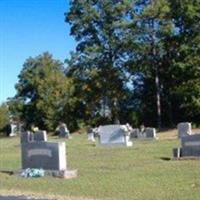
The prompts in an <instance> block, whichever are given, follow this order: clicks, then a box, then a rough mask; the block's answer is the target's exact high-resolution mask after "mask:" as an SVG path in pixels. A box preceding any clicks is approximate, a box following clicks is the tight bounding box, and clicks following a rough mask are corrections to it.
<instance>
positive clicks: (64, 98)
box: [10, 52, 73, 130]
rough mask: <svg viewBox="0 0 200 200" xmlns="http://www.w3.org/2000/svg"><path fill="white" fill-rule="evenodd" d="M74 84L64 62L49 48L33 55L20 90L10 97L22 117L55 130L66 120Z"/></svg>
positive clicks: (26, 64)
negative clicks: (48, 50)
mask: <svg viewBox="0 0 200 200" xmlns="http://www.w3.org/2000/svg"><path fill="white" fill-rule="evenodd" d="M71 86H72V80H71V79H69V78H66V76H65V74H64V68H63V64H62V63H61V62H60V61H59V60H54V59H53V58H52V55H50V54H49V53H48V52H47V53H43V54H42V55H39V56H37V57H35V58H31V57H30V58H28V59H27V60H26V62H25V63H24V65H23V69H22V71H21V72H20V75H19V81H18V83H17V84H16V90H17V94H16V96H15V97H14V98H13V99H11V100H10V104H11V105H12V107H11V108H12V111H15V112H16V113H18V114H19V113H20V114H19V116H20V117H21V120H22V121H25V122H26V123H27V124H28V125H29V126H30V125H31V124H35V125H37V126H39V127H40V128H43V129H47V130H53V129H54V128H55V127H56V125H57V124H58V122H59V120H63V118H62V117H63V115H64V108H65V107H66V104H68V102H69V101H68V100H69V97H70V95H71V94H72V93H73V88H72V87H71ZM15 102H18V103H19V104H16V103H15ZM19 105H20V108H19ZM17 106H18V107H17Z"/></svg>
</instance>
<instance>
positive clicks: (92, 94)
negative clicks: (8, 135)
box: [8, 0, 200, 130]
mask: <svg viewBox="0 0 200 200" xmlns="http://www.w3.org/2000/svg"><path fill="white" fill-rule="evenodd" d="M65 21H66V22H67V23H69V24H70V25H71V35H73V36H74V38H75V39H76V42H77V46H76V50H75V51H74V52H71V56H70V58H69V59H66V61H65V63H64V64H63V63H62V62H60V61H59V60H55V59H54V58H53V57H52V55H50V54H49V53H48V52H46V53H43V54H41V55H39V56H37V57H35V58H32V57H30V58H28V59H27V60H26V61H25V63H24V65H23V68H22V70H21V72H20V74H19V81H18V83H17V84H16V91H17V94H16V95H15V96H14V97H13V98H10V99H9V101H8V105H9V109H10V112H11V113H12V115H14V116H15V117H17V118H18V119H20V120H22V121H25V122H26V123H27V125H30V124H32V123H34V124H37V125H38V126H39V127H41V128H45V129H47V130H53V129H55V126H56V125H57V124H58V122H59V121H64V122H66V123H67V124H68V126H69V128H70V129H71V130H75V129H77V128H80V127H82V126H85V125H91V126H96V125H99V124H106V123H119V122H120V123H127V122H129V123H130V124H132V125H133V126H139V125H140V124H144V125H145V126H156V127H158V128H161V127H169V126H174V125H176V124H177V123H178V122H180V121H192V122H193V123H195V124H196V125H199V124H200V0H193V1H190V0H181V1H180V0H156V1H155V0H109V1H104V0H71V1H70V9H69V11H68V12H66V13H65Z"/></svg>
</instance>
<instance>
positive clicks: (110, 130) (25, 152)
mask: <svg viewBox="0 0 200 200" xmlns="http://www.w3.org/2000/svg"><path fill="white" fill-rule="evenodd" d="M147 130H150V129H147ZM134 131H135V129H132V130H131V129H130V128H129V129H128V128H127V127H125V126H123V125H106V126H100V127H99V128H98V135H99V144H100V145H111V146H113V145H116V146H118V145H125V146H128V147H129V146H132V141H130V138H131V134H132V137H133V138H134V137H136V136H138V134H141V133H137V132H136V133H135V132H134ZM136 131H138V130H136ZM150 133H151V134H150V136H151V138H156V135H155V130H150ZM178 135H179V137H180V139H181V148H175V149H173V157H174V158H181V157H191V156H195V157H196V156H198V157H199V156H200V134H193V133H192V130H191V124H190V123H180V124H178ZM139 138H140V137H139ZM20 140H21V156H22V169H27V168H42V169H44V170H46V173H47V174H51V175H55V176H59V177H63V178H74V177H76V176H77V170H69V169H68V168H67V159H66V145H65V142H49V141H48V139H47V133H46V131H37V132H36V133H31V132H29V131H27V132H22V133H21V137H20Z"/></svg>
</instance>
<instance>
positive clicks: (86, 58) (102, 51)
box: [66, 0, 131, 122]
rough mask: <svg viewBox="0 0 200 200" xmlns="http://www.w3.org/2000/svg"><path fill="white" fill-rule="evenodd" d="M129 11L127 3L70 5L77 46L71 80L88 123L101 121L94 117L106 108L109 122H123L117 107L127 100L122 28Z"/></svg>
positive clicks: (68, 19)
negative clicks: (72, 78)
mask: <svg viewBox="0 0 200 200" xmlns="http://www.w3.org/2000/svg"><path fill="white" fill-rule="evenodd" d="M130 9H131V4H130V3H129V2H128V1H121V2H120V1H92V0H91V1H71V8H70V11H69V12H68V13H67V14H66V21H67V22H69V23H70V24H71V25H72V28H71V34H72V35H74V36H75V39H76V40H77V43H78V44H77V51H76V53H73V54H72V57H71V59H70V60H68V65H69V69H68V76H72V77H75V79H76V81H77V82H76V83H77V89H78V91H79V92H77V93H78V94H79V95H80V98H82V100H83V102H85V105H84V116H85V119H86V120H88V121H89V122H90V121H91V119H96V120H97V121H98V118H99V117H98V116H95V118H94V113H100V112H101V111H102V112H104V111H103V109H104V108H105V107H106V108H108V109H109V110H110V112H111V114H110V115H109V116H108V118H107V121H115V120H116V119H119V118H120V112H119V111H120V109H119V108H118V106H117V105H120V101H122V100H124V99H125V98H126V96H127V85H126V83H127V81H128V80H127V74H126V70H124V69H123V59H125V57H126V55H125V52H124V51H122V43H123V37H125V35H124V32H123V27H124V26H127V25H126V24H127V23H128V19H126V17H128V16H129V11H130ZM95 115H96V114H95ZM102 115H103V116H102V118H105V117H106V116H105V113H104V114H102ZM100 118H101V117H100ZM92 121H93V120H92Z"/></svg>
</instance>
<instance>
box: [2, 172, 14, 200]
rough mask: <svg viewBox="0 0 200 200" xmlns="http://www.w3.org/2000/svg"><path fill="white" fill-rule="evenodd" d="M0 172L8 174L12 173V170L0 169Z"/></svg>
mask: <svg viewBox="0 0 200 200" xmlns="http://www.w3.org/2000/svg"><path fill="white" fill-rule="evenodd" d="M0 173H3V174H8V175H13V174H14V172H13V171H8V170H0ZM0 200H1V199H0Z"/></svg>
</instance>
